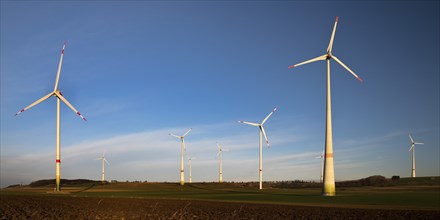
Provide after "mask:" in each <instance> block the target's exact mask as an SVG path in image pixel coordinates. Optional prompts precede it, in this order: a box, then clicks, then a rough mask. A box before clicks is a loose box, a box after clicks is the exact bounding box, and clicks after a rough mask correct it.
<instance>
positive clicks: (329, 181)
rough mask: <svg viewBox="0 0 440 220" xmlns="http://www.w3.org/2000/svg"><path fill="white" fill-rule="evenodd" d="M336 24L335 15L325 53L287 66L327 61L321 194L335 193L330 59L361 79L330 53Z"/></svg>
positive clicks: (330, 194) (329, 194) (331, 194)
mask: <svg viewBox="0 0 440 220" xmlns="http://www.w3.org/2000/svg"><path fill="white" fill-rule="evenodd" d="M337 24H338V17H336V21H335V25H334V27H333V32H332V35H331V38H330V43H329V45H328V48H327V53H326V54H324V55H322V56H319V57H316V58H313V59H310V60H307V61H304V62H302V63H298V64H295V65H292V66H289V69H290V68H294V67H297V66H301V65H304V64H308V63H312V62H315V61H319V60H326V61H327V111H326V119H327V120H326V135H325V154H324V183H323V189H322V195H323V196H334V195H336V188H335V169H334V164H333V134H332V111H331V95H330V59H333V60H335V61H336V62H337V63H339V64H340V65H341V66H342V67H344V68H345V69H346V70H347V71H348V72H350V73H351V74H352V75H353V76H354V77H356V79H358V80H359V81H361V82H362V79H361V78H360V77H359V76H358V75H356V74H355V73H354V72H353V71H352V70H351V69H350V68H348V67H347V66H346V65H345V64H344V63H342V61H340V60H339V59H338V58H337V57H336V56H334V55H333V54H332V47H333V40H334V37H335V32H336V26H337Z"/></svg>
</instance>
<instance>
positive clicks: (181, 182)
mask: <svg viewBox="0 0 440 220" xmlns="http://www.w3.org/2000/svg"><path fill="white" fill-rule="evenodd" d="M191 130H192V128H190V129H189V130H188V131H187V132H186V133H185V134H184V135H182V136H177V135H175V134H169V135H171V136H173V137H176V138H179V139H180V141H181V142H182V144H181V154H182V157H181V160H180V185H181V186H183V185H185V171H184V164H183V163H184V161H183V158H184V151H185V136H186V135H187V134H188V133H189V132H190V131H191Z"/></svg>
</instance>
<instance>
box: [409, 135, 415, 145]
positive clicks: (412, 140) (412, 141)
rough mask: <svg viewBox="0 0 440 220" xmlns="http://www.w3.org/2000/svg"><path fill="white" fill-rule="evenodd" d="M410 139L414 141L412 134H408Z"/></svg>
mask: <svg viewBox="0 0 440 220" xmlns="http://www.w3.org/2000/svg"><path fill="white" fill-rule="evenodd" d="M408 136H409V139H411V143H414V139H413V138H412V137H411V134H408Z"/></svg>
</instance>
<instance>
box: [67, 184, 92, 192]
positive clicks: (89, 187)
mask: <svg viewBox="0 0 440 220" xmlns="http://www.w3.org/2000/svg"><path fill="white" fill-rule="evenodd" d="M95 185H96V184H95V183H92V184H91V185H90V186H87V187H86V188H84V189H82V190H79V191H75V192H72V193H81V192H84V191H87V190H89V189H91V188H93V187H94V186H95Z"/></svg>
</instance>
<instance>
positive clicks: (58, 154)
mask: <svg viewBox="0 0 440 220" xmlns="http://www.w3.org/2000/svg"><path fill="white" fill-rule="evenodd" d="M65 47H66V43H64V45H63V49H62V50H61V58H60V63H59V64H58V71H57V76H56V79H55V87H54V89H53V91H52V92H50V93H49V94H47V95H45V96H43V97H42V98H40V99H38V100H37V101H35V102H33V103H32V104H30V105H28V106H27V107H26V108H23V109H22V110H20V111H18V112H17V113H16V114H15V116H17V115H19V114H21V113H22V112H24V111H26V110H28V109H30V108H32V107H33V106H35V105H37V104H39V103H41V102H43V101H45V100H46V99H48V98H50V97H52V96H55V97H56V98H57V124H56V159H55V191H60V190H61V188H60V179H61V177H60V163H61V159H60V158H61V152H60V100H61V101H63V102H64V104H66V105H67V106H68V107H69V108H70V109H72V110H73V112H75V113H76V114H77V115H78V116H79V117H81V118H82V119H83V120H84V121H87V120H86V118H84V117H83V116H82V115H81V113H79V111H77V110H76V109H75V107H73V105H72V104H70V103H69V101H67V99H66V98H64V96H63V94H61V91H60V90H59V89H58V82H59V79H60V72H61V65H62V64H63V57H64V48H65Z"/></svg>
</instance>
